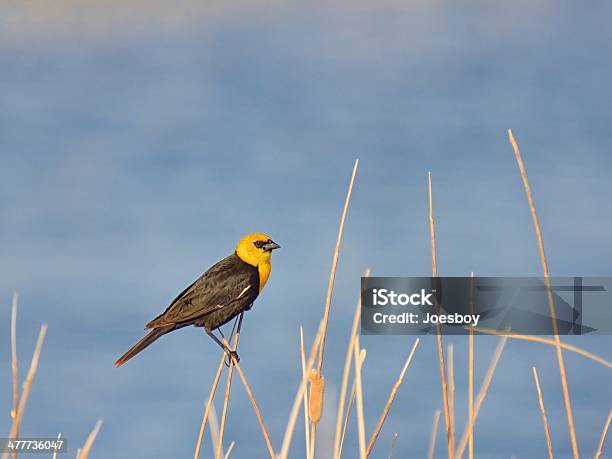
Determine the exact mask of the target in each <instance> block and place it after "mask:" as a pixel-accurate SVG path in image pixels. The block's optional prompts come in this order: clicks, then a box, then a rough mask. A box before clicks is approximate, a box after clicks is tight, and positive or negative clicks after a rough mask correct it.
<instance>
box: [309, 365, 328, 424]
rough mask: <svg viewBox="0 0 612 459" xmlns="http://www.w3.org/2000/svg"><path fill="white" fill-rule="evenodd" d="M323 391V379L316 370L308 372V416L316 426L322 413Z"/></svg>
mask: <svg viewBox="0 0 612 459" xmlns="http://www.w3.org/2000/svg"><path fill="white" fill-rule="evenodd" d="M324 390H325V378H324V377H323V375H322V374H321V373H319V372H318V371H316V370H314V369H313V370H311V371H310V400H309V407H308V414H309V416H310V422H312V423H313V424H317V423H318V422H319V420H320V419H321V414H322V413H323V391H324Z"/></svg>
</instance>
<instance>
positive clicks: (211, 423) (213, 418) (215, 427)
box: [208, 402, 223, 451]
mask: <svg viewBox="0 0 612 459" xmlns="http://www.w3.org/2000/svg"><path fill="white" fill-rule="evenodd" d="M208 431H209V432H210V444H211V446H212V450H213V451H217V440H219V417H218V416H217V410H216V409H215V403H214V402H213V403H212V404H211V405H210V415H209V416H208ZM221 451H223V448H221Z"/></svg>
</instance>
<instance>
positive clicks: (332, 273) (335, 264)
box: [317, 159, 359, 373]
mask: <svg viewBox="0 0 612 459" xmlns="http://www.w3.org/2000/svg"><path fill="white" fill-rule="evenodd" d="M358 166H359V160H358V159H356V160H355V165H354V166H353V173H352V174H351V180H350V182H349V186H348V190H347V192H346V199H345V200H344V208H343V209H342V217H341V218H340V227H339V228H338V237H337V239H336V248H335V249H334V258H333V260H332V266H331V271H330V273H329V282H328V284H327V296H326V298H325V310H324V313H323V336H322V338H321V345H320V348H319V360H318V362H317V372H318V373H321V368H322V367H323V352H324V350H325V336H326V334H327V323H328V322H329V309H330V306H331V299H332V293H333V291H334V281H335V279H336V269H337V267H338V257H339V255H340V244H341V243H342V233H343V232H344V222H345V221H346V214H347V213H348V207H349V203H350V202H351V193H352V192H353V184H354V183H355V176H356V175H357V167H358Z"/></svg>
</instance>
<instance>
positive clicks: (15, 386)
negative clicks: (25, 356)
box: [11, 292, 19, 419]
mask: <svg viewBox="0 0 612 459" xmlns="http://www.w3.org/2000/svg"><path fill="white" fill-rule="evenodd" d="M18 298H19V295H18V294H17V292H15V293H13V301H12V302H11V374H12V376H13V408H12V409H11V419H15V416H16V415H17V405H18V404H19V371H18V369H17V300H18Z"/></svg>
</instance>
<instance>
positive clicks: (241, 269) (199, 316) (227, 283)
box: [147, 254, 259, 331]
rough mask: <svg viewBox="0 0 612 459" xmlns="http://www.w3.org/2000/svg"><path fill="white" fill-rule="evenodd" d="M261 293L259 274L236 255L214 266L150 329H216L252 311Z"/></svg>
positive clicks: (182, 294)
mask: <svg viewBox="0 0 612 459" xmlns="http://www.w3.org/2000/svg"><path fill="white" fill-rule="evenodd" d="M258 294H259V272H258V270H257V268H256V267H254V266H251V265H249V264H248V263H245V262H244V261H242V260H241V259H240V258H239V257H238V256H237V255H236V254H232V255H230V256H229V257H227V258H224V259H223V260H221V261H220V262H219V263H217V264H216V265H214V266H212V267H211V268H210V269H209V270H208V271H206V272H205V273H204V274H202V276H200V278H199V279H197V280H196V281H195V282H194V283H193V284H191V285H190V286H189V287H187V288H186V289H185V290H184V291H183V292H181V293H180V294H179V296H177V297H176V298H175V299H174V301H173V302H172V304H171V305H170V306H169V307H168V308H167V309H166V311H164V313H163V314H161V315H160V316H159V317H157V318H156V319H155V320H153V321H151V322H150V323H149V324H148V325H147V327H148V328H156V327H159V326H164V325H166V324H175V325H178V326H187V325H195V326H196V327H206V329H207V330H209V331H211V330H214V329H216V328H218V327H220V326H221V325H223V324H225V323H227V322H229V321H230V320H232V319H233V318H234V317H236V316H237V315H238V314H240V313H241V312H242V311H245V310H247V309H249V308H250V306H251V305H252V304H253V301H255V299H256V298H257V295H258Z"/></svg>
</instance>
